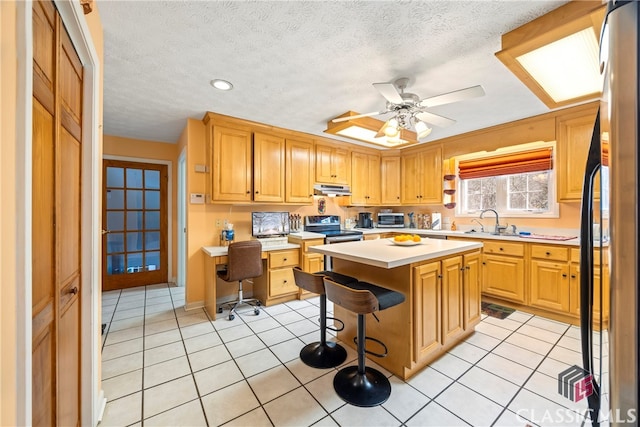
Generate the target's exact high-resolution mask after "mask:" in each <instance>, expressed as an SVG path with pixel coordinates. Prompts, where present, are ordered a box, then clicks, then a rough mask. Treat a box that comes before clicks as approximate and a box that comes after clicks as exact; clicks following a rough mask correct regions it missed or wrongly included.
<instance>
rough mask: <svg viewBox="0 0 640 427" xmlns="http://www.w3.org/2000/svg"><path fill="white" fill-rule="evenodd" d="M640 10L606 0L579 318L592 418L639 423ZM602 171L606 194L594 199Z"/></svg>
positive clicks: (602, 190) (586, 197)
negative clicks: (598, 320)
mask: <svg viewBox="0 0 640 427" xmlns="http://www.w3.org/2000/svg"><path fill="white" fill-rule="evenodd" d="M639 13H640V12H639V4H638V2H635V1H611V2H609V4H608V6H607V14H606V17H605V23H604V25H603V31H602V37H601V42H600V48H601V65H602V71H603V77H604V89H603V96H602V100H601V104H600V112H599V116H598V119H597V120H596V124H595V127H594V132H593V137H592V140H591V148H590V151H589V156H588V160H587V169H586V174H585V184H584V187H583V199H582V219H581V233H580V238H581V258H580V271H581V275H580V277H581V285H580V289H581V298H580V299H581V304H580V322H581V325H580V326H581V341H582V342H581V344H582V356H583V368H584V370H585V371H586V374H587V375H591V378H592V387H593V393H592V394H591V395H590V396H588V403H589V409H590V410H591V415H592V416H591V420H592V424H593V425H594V426H596V425H599V422H600V421H604V420H605V419H608V422H610V423H611V425H619V424H620V425H622V424H625V425H638V419H639V418H638V416H639V414H638V384H639V382H640V377H639V375H640V366H639V357H638V353H639V348H638V334H639V330H640V323H639V316H638V312H639V308H640V305H639V301H638V265H639V264H640V260H639V258H638V239H639V238H638V233H639V230H638V213H639V212H638V211H639V206H638V182H639V180H638V178H639V174H640V169H639V164H638V162H639V150H640V141H639V138H638V121H639V114H640V107H639V105H638V99H639V88H638V78H639V75H638V69H639V56H638V47H639V45H638V26H639V25H640V20H639ZM598 174H599V175H600V184H601V188H600V197H599V198H598V199H594V197H593V196H594V193H593V190H594V182H595V177H596V176H597V175H598ZM594 249H595V250H594ZM598 256H599V257H602V259H601V260H596V259H595V258H596V257H598ZM607 256H608V258H609V260H608V265H609V276H608V277H605V276H604V274H601V273H605V272H606V269H604V264H605V262H606V257H607ZM597 261H601V262H597ZM599 269H603V270H601V271H598V270H599ZM607 279H608V280H609V284H610V290H609V295H608V297H609V298H608V299H609V300H610V307H609V309H610V318H609V325H608V343H607V332H604V333H602V334H598V333H597V332H596V333H595V334H594V329H593V326H594V325H593V310H594V308H596V309H600V308H601V307H594V300H595V301H598V300H599V301H600V304H603V301H606V299H607V298H603V297H604V296H603V295H601V293H602V292H603V287H602V284H603V281H604V280H607ZM598 293H600V295H599V294H598ZM594 296H595V298H594ZM599 296H600V298H598V297H599ZM600 312H601V313H602V310H600ZM600 326H604V327H605V329H606V325H596V330H597V329H600V328H599V327H600ZM607 344H608V345H607ZM598 353H599V354H598ZM607 353H608V355H607Z"/></svg>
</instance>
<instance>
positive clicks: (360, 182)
mask: <svg viewBox="0 0 640 427" xmlns="http://www.w3.org/2000/svg"><path fill="white" fill-rule="evenodd" d="M368 192H369V156H368V155H367V154H363V153H358V152H353V153H351V204H352V205H360V206H366V205H367V202H368Z"/></svg>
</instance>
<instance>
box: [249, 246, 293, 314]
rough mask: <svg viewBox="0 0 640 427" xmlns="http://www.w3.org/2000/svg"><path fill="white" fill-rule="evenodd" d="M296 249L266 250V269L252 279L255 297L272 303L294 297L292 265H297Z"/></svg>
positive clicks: (266, 302)
mask: <svg viewBox="0 0 640 427" xmlns="http://www.w3.org/2000/svg"><path fill="white" fill-rule="evenodd" d="M299 262H300V254H299V250H298V249H287V250H281V251H272V252H268V255H267V265H266V271H264V272H263V274H262V276H260V277H256V278H255V279H253V292H254V295H255V296H256V298H258V299H260V300H261V301H264V302H265V305H267V306H269V305H273V304H277V303H280V302H283V301H289V300H292V299H295V298H296V297H297V295H298V286H297V285H296V281H295V279H294V277H293V267H295V266H296V265H299Z"/></svg>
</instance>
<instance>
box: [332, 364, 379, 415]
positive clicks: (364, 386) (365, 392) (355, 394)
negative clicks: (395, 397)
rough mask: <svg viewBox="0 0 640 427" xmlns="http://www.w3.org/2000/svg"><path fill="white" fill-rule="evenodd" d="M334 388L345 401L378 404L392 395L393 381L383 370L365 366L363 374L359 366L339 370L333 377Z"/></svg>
mask: <svg viewBox="0 0 640 427" xmlns="http://www.w3.org/2000/svg"><path fill="white" fill-rule="evenodd" d="M333 388H334V390H335V391H336V393H337V394H338V396H340V398H341V399H342V400H344V401H345V402H347V403H349V404H351V405H355V406H362V407H371V406H378V405H380V404H382V403H384V402H386V401H387V399H389V396H390V395H391V383H389V380H388V379H387V377H385V376H384V374H383V373H382V372H380V371H378V370H377V369H373V368H365V372H364V374H361V373H359V372H358V367H357V366H347V367H346V368H343V369H341V370H340V371H338V373H337V374H336V376H335V377H334V378H333Z"/></svg>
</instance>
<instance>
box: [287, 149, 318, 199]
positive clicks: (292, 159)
mask: <svg viewBox="0 0 640 427" xmlns="http://www.w3.org/2000/svg"><path fill="white" fill-rule="evenodd" d="M285 147H286V150H287V157H286V160H285V169H286V172H285V180H286V184H285V201H286V202H289V203H311V201H312V200H313V183H314V179H315V175H314V167H313V144H311V143H309V142H304V141H295V140H291V139H287V140H286V142H285Z"/></svg>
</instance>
